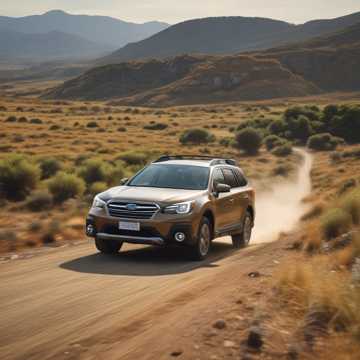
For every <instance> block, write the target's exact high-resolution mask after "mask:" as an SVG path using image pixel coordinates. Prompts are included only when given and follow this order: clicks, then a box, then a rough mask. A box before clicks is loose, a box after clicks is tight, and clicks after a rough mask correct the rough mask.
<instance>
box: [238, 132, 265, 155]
mask: <svg viewBox="0 0 360 360" xmlns="http://www.w3.org/2000/svg"><path fill="white" fill-rule="evenodd" d="M261 142H262V136H261V134H260V132H259V131H257V130H255V129H253V128H245V129H243V130H241V131H239V132H238V133H237V134H236V135H235V147H236V148H238V149H241V150H244V151H245V152H246V153H247V154H249V155H255V154H257V152H258V151H259V149H260V146H261Z"/></svg>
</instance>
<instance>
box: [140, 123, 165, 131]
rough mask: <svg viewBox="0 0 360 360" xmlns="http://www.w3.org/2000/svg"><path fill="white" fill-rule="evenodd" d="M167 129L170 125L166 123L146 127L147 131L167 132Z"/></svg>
mask: <svg viewBox="0 0 360 360" xmlns="http://www.w3.org/2000/svg"><path fill="white" fill-rule="evenodd" d="M167 127H168V125H167V124H164V123H154V124H148V125H144V129H145V130H165V129H166V128H167Z"/></svg>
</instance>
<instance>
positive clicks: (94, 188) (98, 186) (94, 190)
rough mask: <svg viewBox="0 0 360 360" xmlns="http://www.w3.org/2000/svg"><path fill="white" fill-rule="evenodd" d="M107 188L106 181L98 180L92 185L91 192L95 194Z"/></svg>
mask: <svg viewBox="0 0 360 360" xmlns="http://www.w3.org/2000/svg"><path fill="white" fill-rule="evenodd" d="M107 189H108V185H107V184H106V183H105V182H101V181H98V182H95V183H93V184H91V185H90V188H89V193H90V194H91V195H93V196H95V195H96V194H99V193H102V192H103V191H105V190H107Z"/></svg>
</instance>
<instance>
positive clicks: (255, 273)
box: [248, 271, 260, 278]
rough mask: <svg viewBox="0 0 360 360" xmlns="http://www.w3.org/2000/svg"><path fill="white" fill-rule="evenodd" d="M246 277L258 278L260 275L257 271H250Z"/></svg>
mask: <svg viewBox="0 0 360 360" xmlns="http://www.w3.org/2000/svg"><path fill="white" fill-rule="evenodd" d="M248 276H249V277H251V278H257V277H259V276H260V273H259V272H258V271H252V272H249V273H248Z"/></svg>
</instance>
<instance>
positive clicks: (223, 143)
mask: <svg viewBox="0 0 360 360" xmlns="http://www.w3.org/2000/svg"><path fill="white" fill-rule="evenodd" d="M233 141H234V140H233V139H232V138H230V137H226V138H222V139H220V141H219V144H220V145H221V146H226V147H228V146H230V145H231V144H232V143H233Z"/></svg>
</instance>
